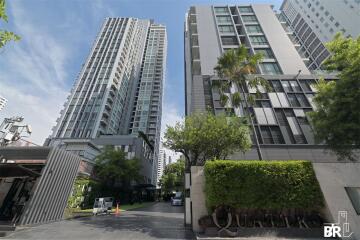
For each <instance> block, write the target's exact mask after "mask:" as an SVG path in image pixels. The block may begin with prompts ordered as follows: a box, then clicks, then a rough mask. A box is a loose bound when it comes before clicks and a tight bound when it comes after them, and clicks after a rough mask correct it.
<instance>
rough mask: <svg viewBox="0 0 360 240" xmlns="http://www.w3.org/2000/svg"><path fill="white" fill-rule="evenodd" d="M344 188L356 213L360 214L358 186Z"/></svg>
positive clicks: (359, 190)
mask: <svg viewBox="0 0 360 240" xmlns="http://www.w3.org/2000/svg"><path fill="white" fill-rule="evenodd" d="M345 190H346V193H347V195H348V197H349V198H350V201H351V203H352V205H353V207H354V209H355V212H356V214H357V215H360V187H345Z"/></svg>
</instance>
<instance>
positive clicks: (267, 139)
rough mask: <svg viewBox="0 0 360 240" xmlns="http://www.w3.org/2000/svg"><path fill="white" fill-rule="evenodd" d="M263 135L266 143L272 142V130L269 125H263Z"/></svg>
mask: <svg viewBox="0 0 360 240" xmlns="http://www.w3.org/2000/svg"><path fill="white" fill-rule="evenodd" d="M261 136H262V139H263V141H264V144H272V143H274V142H273V139H272V137H271V132H270V129H269V128H268V127H261Z"/></svg>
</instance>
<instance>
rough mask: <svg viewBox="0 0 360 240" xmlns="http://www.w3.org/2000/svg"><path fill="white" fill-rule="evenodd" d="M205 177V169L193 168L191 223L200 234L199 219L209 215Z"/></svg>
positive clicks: (200, 167)
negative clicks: (206, 204)
mask: <svg viewBox="0 0 360 240" xmlns="http://www.w3.org/2000/svg"><path fill="white" fill-rule="evenodd" d="M204 187H205V175H204V167H202V166H192V167H191V188H190V201H191V204H190V205H191V212H192V217H191V222H192V229H193V231H195V232H200V231H201V228H200V226H199V223H198V221H199V219H200V218H201V217H202V216H206V215H208V212H207V209H206V206H205V192H204Z"/></svg>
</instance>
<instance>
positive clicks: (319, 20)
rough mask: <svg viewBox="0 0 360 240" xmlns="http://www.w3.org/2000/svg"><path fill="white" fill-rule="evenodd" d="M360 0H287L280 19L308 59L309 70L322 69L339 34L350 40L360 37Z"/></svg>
mask: <svg viewBox="0 0 360 240" xmlns="http://www.w3.org/2000/svg"><path fill="white" fill-rule="evenodd" d="M359 9H360V1H358V0H284V2H283V4H282V5H281V8H280V10H281V14H280V15H279V19H280V20H281V21H282V24H283V25H284V27H285V28H287V29H289V31H291V32H293V34H292V36H291V37H292V38H293V40H294V41H295V42H296V43H297V44H298V46H297V49H298V51H299V53H300V54H301V55H303V56H304V57H306V58H307V60H306V64H307V66H308V67H309V69H319V68H321V64H322V62H323V61H324V60H325V59H326V58H327V57H328V56H329V55H330V53H329V51H328V50H327V49H326V47H325V43H326V42H329V41H331V40H332V39H333V37H334V36H335V34H336V33H337V32H341V33H342V34H343V35H344V36H346V37H358V36H359V34H360V28H359V26H358V23H359V22H360V12H359Z"/></svg>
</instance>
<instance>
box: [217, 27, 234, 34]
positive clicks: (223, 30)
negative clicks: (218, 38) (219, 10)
mask: <svg viewBox="0 0 360 240" xmlns="http://www.w3.org/2000/svg"><path fill="white" fill-rule="evenodd" d="M219 31H220V32H221V33H233V32H235V30H234V27H233V26H231V25H227V26H219Z"/></svg>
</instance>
